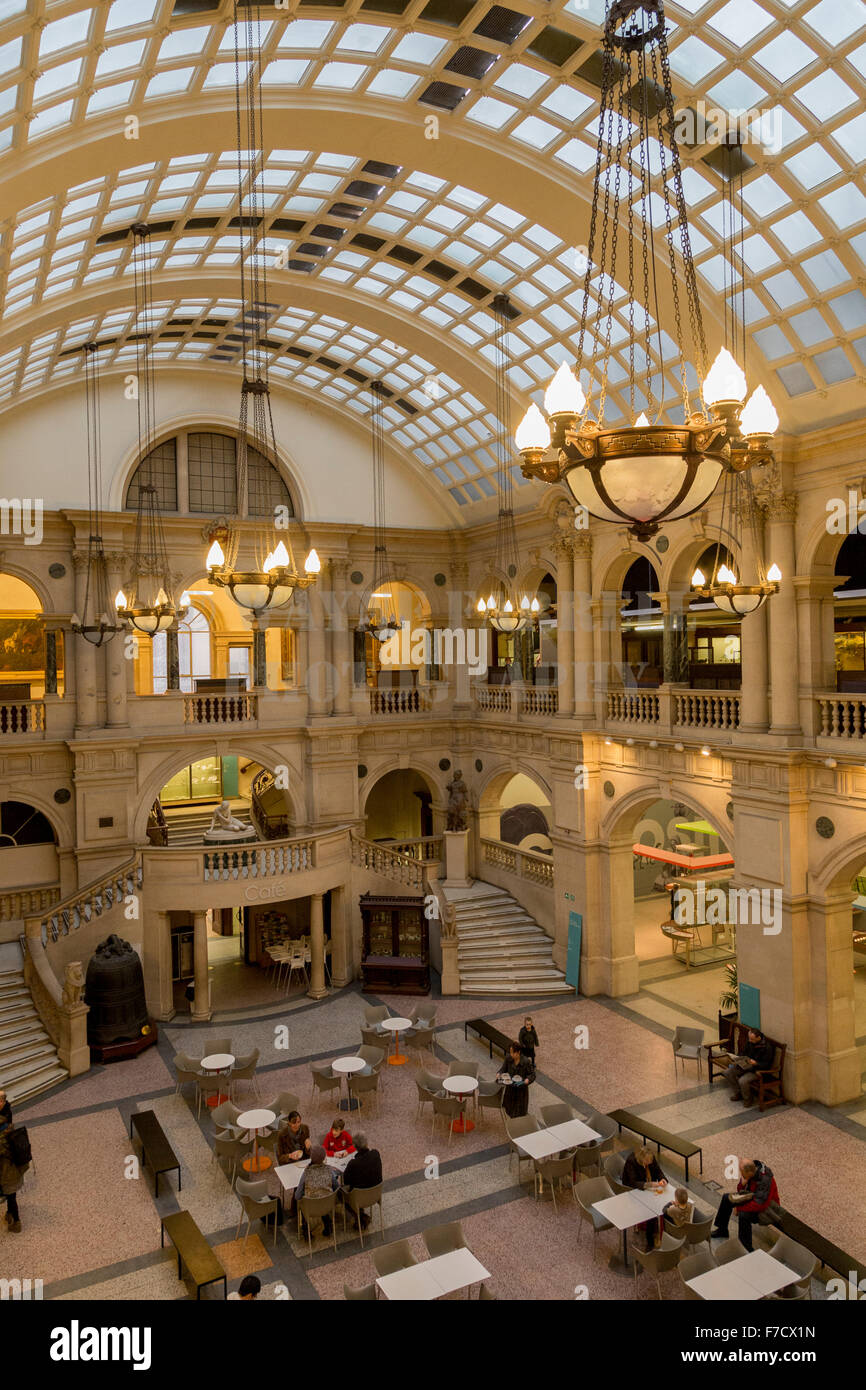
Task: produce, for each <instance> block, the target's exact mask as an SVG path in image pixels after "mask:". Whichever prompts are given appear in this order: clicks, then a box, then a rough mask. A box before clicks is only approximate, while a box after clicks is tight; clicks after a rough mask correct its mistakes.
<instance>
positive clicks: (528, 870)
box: [481, 840, 553, 888]
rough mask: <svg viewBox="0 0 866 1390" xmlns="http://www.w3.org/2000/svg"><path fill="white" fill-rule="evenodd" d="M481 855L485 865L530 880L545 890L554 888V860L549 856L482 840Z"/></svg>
mask: <svg viewBox="0 0 866 1390" xmlns="http://www.w3.org/2000/svg"><path fill="white" fill-rule="evenodd" d="M481 853H482V856H483V858H484V862H485V864H491V865H492V866H493V867H494V868H496V869H503V870H504V871H505V872H506V873H509V874H517V876H518V877H519V878H525V879H529V881H530V882H531V883H538V884H540V885H541V886H542V887H543V888H552V887H553V860H552V858H551V856H550V855H548V854H538V853H537V852H536V851H535V850H529V849H518V848H517V846H516V845H506V844H504V843H503V841H502V840H482V841H481Z"/></svg>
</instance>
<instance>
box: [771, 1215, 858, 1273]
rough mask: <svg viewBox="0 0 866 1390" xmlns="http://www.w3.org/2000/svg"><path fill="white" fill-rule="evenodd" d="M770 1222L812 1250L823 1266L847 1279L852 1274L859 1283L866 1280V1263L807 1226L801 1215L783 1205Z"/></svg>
mask: <svg viewBox="0 0 866 1390" xmlns="http://www.w3.org/2000/svg"><path fill="white" fill-rule="evenodd" d="M769 1224H770V1225H772V1226H774V1227H775V1229H776V1230H778V1231H781V1232H782V1234H783V1235H786V1236H790V1237H791V1240H795V1241H796V1242H797V1244H798V1245H803V1246H805V1248H806V1249H807V1250H810V1251H811V1252H812V1254H813V1255H815V1256H816V1258H817V1259H819V1260H820V1261H821V1266H822V1268H824V1267H826V1268H827V1269H832V1270H835V1272H836V1273H837V1274H840V1275H841V1276H842V1278H843V1279H846V1280H847V1279H848V1278H850V1276H851V1275H853V1276H854V1279H855V1280H856V1281H857V1282H858V1283H859V1281H860V1280H866V1265H864V1264H861V1262H860V1261H859V1260H856V1259H855V1258H854V1256H853V1255H846V1253H845V1251H844V1250H841V1249H840V1248H839V1246H838V1245H834V1244H833V1242H832V1241H829V1240H827V1239H826V1238H825V1237H824V1236H822V1235H821V1234H820V1233H819V1232H818V1231H816V1230H814V1229H813V1227H811V1226H807V1225H806V1223H805V1221H801V1220H800V1218H799V1216H794V1214H793V1212H790V1211H785V1209H784V1207H783V1208H782V1214H781V1216H777V1217H775V1218H774V1219H773V1221H772V1222H770V1223H769Z"/></svg>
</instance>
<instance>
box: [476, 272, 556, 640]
mask: <svg viewBox="0 0 866 1390" xmlns="http://www.w3.org/2000/svg"><path fill="white" fill-rule="evenodd" d="M493 312H494V315H495V317H496V334H495V349H496V419H497V422H498V425H499V431H498V434H497V437H496V454H497V468H496V487H497V493H498V497H499V511H498V514H497V520H496V549H495V552H494V562H493V563H494V571H495V572H494V574H493V575H492V576H491V581H490V592H489V594H488V596H487V598H486V599H484V598H481V599H479V600H478V605H477V610H476V611H477V612H478V614H479V616H482V617H484V618H486V620H487V622H488V623H489V624H490V626H491V627H492V628H493V629H494V630H495V631H496V632H501V633H504V634H506V635H511V634H512V633H515V632H521V631H522V630H523V628H525V627H526V626H527V624H528V623H530V622H531V621H532V620H533V619H534V618H535V617H537V615H538V613H539V611H540V608H541V605H540V604H539V602H538V598H537V596H536V597H534V598H533V599H532V601H531V602H530V599H529V595H528V594H526V593H522V592H521V593H518V592H517V589H516V588H515V582H516V580H517V575H518V569H519V558H520V557H519V552H518V547H517V531H516V529H515V525H514V504H513V496H514V480H513V478H512V474H511V467H512V464H511V394H510V393H511V382H510V376H509V372H510V366H511V359H510V348H509V341H508V325H509V322H510V321H511V317H512V310H511V302H510V300H509V298H508V295H507V294H497V295H496V296H495V297H494V300H493Z"/></svg>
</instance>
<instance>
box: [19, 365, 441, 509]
mask: <svg viewBox="0 0 866 1390" xmlns="http://www.w3.org/2000/svg"><path fill="white" fill-rule="evenodd" d="M101 398H102V470H103V479H104V496H103V506H104V507H105V508H106V510H116V511H121V510H122V509H123V497H124V493H125V488H126V482H127V480H128V478H129V476H130V473H131V471H132V467H133V465H134V462H135V461H136V456H137V450H138V436H137V414H136V402H135V401H131V400H126V399H125V396H124V385H123V376H122V375H121V374H119V373H109V374H106V376H105V377H104V379H103V380H102V383H101ZM272 403H273V411H274V427H275V432H276V438H277V448H278V450H279V452H280V455H281V459H282V462H283V463H284V464H285V466H286V468H287V469H288V471H289V473H290V474H291V476H292V478H293V479H294V483H295V491H296V495H297V496H298V497H299V499H300V503H301V510H302V513H303V519H304V520H305V521H336V522H355V523H357V524H358V525H359V526H370V525H372V522H373V513H372V476H371V469H372V457H371V445H370V432H369V426H368V425H367V423H366V421H365V420H363V419H355V417H354V414H353V413H352V412H349V413H346V412H341V411H340V410H339V409H338V408H337V407H336V406H333V407H331V406H319V405H318V404H317V403H316V402H313V401H310V400H307V399H304V397H302V396H300V395H294V396H292V395H290V394H289V393H288V392H286V391H285V390H284V389H282V388H281V387H280V386H277V385H274V387H273V396H272ZM239 406H240V380H239V376H238V373H237V372H236V371H231V372H228V371H220V370H219V369H218V368H217V367H215V366H214V367H213V368H211V367H208V368H207V370H202V368H201V367H199V368H197V369H192V370H182V369H177V368H164V369H162V370H158V371H157V385H156V408H157V437H164V436H165V434H166V433H167V432H170V431H171V430H172V429H174V428H180V427H181V426H185V425H192V426H194V427H197V428H201V429H207V428H209V427H211V426H213V427H216V428H218V429H226V430H229V431H233V430H234V429H235V428H236V426H237V419H238V411H239ZM385 468H386V490H387V491H386V495H387V524H388V525H389V526H408V527H420V528H425V527H426V528H436V527H442V526H447V527H450V526H453V525H454V524H455V521H456V516H457V507H456V505H454V504H452V502H451V499H450V497H448V495H447V494H446V492H445V490H444V489H443V488H442V486H441V484H439V483H438V482H437V481H436V480H435V478H430V479H428V478H427V476H426V474H425V473H424V471H423V470H422V469H421V466H420V465H417V466H416V465H414V464H412V463H411V462H409V461H408V460H407V459H406V458H404V456H403V455H402V454H400V453H398V452H396V451H395V450H389V451H388V454H387V457H386V461H385ZM0 485H2V493H3V495H4V496H15V497H30V498H32V497H41V498H42V500H43V504H44V506H45V509H46V511H55V510H58V509H60V508H63V507H70V508H80V507H86V505H87V447H86V434H85V427H84V396H83V387H82V385H81V384H76V385H74V386H68V387H65V388H63V389H61V390H58V391H57V392H56V393H54V394H50V395H46V396H39V397H38V398H37V399H35V400H29V401H26V402H23V403H21V404H20V405H19V406H17V407H14V408H12V409H10V410H7V411H4V412H3V413H2V414H0Z"/></svg>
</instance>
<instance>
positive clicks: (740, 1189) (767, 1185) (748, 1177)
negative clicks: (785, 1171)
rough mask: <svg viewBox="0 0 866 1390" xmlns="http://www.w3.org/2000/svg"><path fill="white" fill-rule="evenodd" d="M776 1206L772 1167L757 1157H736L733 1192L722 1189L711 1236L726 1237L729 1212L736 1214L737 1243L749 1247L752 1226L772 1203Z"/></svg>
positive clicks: (776, 1192) (750, 1246)
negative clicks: (737, 1165)
mask: <svg viewBox="0 0 866 1390" xmlns="http://www.w3.org/2000/svg"><path fill="white" fill-rule="evenodd" d="M774 1204H775V1206H777V1207H778V1205H779V1189H778V1187H777V1186H776V1179H775V1178H774V1177H773V1170H772V1168H768V1167H767V1165H766V1163H762V1162H761V1160H760V1159H759V1158H741V1159H740V1180H739V1182H738V1183H737V1190H736V1192H726V1193H725V1195H724V1196H723V1197H722V1200H721V1202H720V1203H719V1209H718V1211H717V1212H716V1219H715V1222H714V1224H713V1229H712V1231H711V1233H710V1234H711V1235H714V1236H721V1237H722V1239H726V1238H727V1235H728V1225H729V1222H730V1220H731V1212H732V1211H736V1213H737V1235H738V1237H739V1240H740V1244H741V1245H744V1246H745V1247H746V1249H747V1250H751V1249H752V1228H753V1226H754V1225H755V1222H756V1221H760V1219H761V1216H762V1215H763V1213H764V1212H765V1211H767V1209H768V1208H770V1207H771V1206H772V1205H774Z"/></svg>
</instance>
